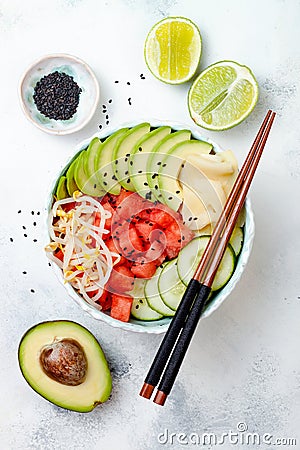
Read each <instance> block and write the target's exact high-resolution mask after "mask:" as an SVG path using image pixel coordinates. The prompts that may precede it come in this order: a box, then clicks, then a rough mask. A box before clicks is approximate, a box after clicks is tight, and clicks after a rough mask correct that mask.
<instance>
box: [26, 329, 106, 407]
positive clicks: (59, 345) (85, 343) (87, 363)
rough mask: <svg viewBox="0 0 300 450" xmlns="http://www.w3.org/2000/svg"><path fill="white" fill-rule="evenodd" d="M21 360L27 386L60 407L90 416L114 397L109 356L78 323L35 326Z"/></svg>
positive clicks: (27, 333) (28, 332) (27, 335)
mask: <svg viewBox="0 0 300 450" xmlns="http://www.w3.org/2000/svg"><path fill="white" fill-rule="evenodd" d="M18 358H19V365H20V369H21V372H22V374H23V376H24V378H25V380H26V381H27V383H28V384H29V385H30V386H31V387H32V388H33V389H34V390H35V391H36V392H37V393H38V394H40V395H41V396H42V397H44V398H45V399H46V400H49V401H50V402H51V403H54V404H55V405H57V406H60V407H62V408H66V409H70V410H72V411H77V412H89V411H92V410H93V409H94V408H95V406H97V405H98V404H100V403H104V402H105V401H106V400H108V398H109V396H110V393H111V388H112V381H111V374H110V370H109V368H108V364H107V361H106V359H105V355H104V353H103V351H102V349H101V346H100V344H99V343H98V341H97V340H96V339H95V337H94V336H93V335H92V333H90V331H88V330H87V329H86V328H84V327H83V326H81V325H79V324H78V323H75V322H71V321H67V320H57V321H53V322H42V323H39V324H37V325H35V326H33V327H32V328H30V329H29V330H28V331H27V332H26V333H25V335H24V336H23V337H22V339H21V342H20V345H19V351H18ZM66 362H67V366H66Z"/></svg>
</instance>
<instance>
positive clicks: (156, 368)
mask: <svg viewBox="0 0 300 450" xmlns="http://www.w3.org/2000/svg"><path fill="white" fill-rule="evenodd" d="M199 289H200V283H199V281H197V280H194V279H193V278H192V279H191V281H190V282H189V284H188V286H187V288H186V290H185V293H184V294H183V297H182V299H181V302H180V303H179V306H178V308H177V311H176V313H175V315H174V317H173V319H172V321H171V323H170V325H169V328H168V330H167V332H166V334H165V337H164V339H163V340H162V342H161V344H160V347H159V349H158V351H157V353H156V356H155V358H154V361H153V363H152V365H151V367H150V369H149V372H148V374H147V376H146V378H145V383H147V384H150V385H152V386H156V385H157V383H158V382H159V380H160V377H161V374H162V372H163V370H164V367H165V365H166V363H167V361H168V359H169V356H170V353H171V351H172V349H173V347H174V345H175V342H176V340H177V337H178V334H179V332H180V330H181V328H182V327H183V325H184V323H185V320H186V317H187V315H188V313H189V311H190V309H191V306H192V303H193V301H194V299H195V297H196V295H197V293H198V292H199Z"/></svg>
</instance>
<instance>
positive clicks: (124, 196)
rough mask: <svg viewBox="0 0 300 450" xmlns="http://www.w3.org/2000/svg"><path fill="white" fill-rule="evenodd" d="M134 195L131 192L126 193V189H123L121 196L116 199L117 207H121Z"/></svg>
mask: <svg viewBox="0 0 300 450" xmlns="http://www.w3.org/2000/svg"><path fill="white" fill-rule="evenodd" d="M131 195H132V192H131V191H126V189H123V188H122V189H121V191H120V194H119V195H118V196H117V198H116V206H119V205H121V203H123V201H124V200H125V199H127V198H128V197H130V196H131Z"/></svg>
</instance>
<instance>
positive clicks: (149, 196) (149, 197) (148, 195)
mask: <svg viewBox="0 0 300 450" xmlns="http://www.w3.org/2000/svg"><path fill="white" fill-rule="evenodd" d="M145 197H146V199H147V200H151V197H152V192H147V194H146V195H145Z"/></svg>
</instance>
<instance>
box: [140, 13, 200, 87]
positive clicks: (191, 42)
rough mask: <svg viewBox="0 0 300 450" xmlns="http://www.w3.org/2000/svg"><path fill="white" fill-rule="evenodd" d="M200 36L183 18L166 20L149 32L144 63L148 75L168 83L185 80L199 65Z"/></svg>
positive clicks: (168, 18) (191, 23) (190, 22)
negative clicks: (148, 71) (146, 66)
mask: <svg viewBox="0 0 300 450" xmlns="http://www.w3.org/2000/svg"><path fill="white" fill-rule="evenodd" d="M200 56H201V36H200V31H199V29H198V27H197V26H196V25H195V24H194V23H193V22H192V21H191V20H189V19H186V18H184V17H167V18H166V19H163V20H161V21H160V22H158V23H157V24H155V25H154V27H153V28H152V29H151V30H150V32H149V34H148V36H147V39H146V42H145V60H146V63H147V65H148V67H149V70H150V71H151V72H152V74H153V75H154V76H155V77H156V78H158V79H159V80H161V81H164V82H165V83H169V84H180V83H184V82H185V81H187V80H189V79H190V78H191V77H192V76H193V75H194V73H195V72H196V69H197V67H198V64H199V60H200Z"/></svg>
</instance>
